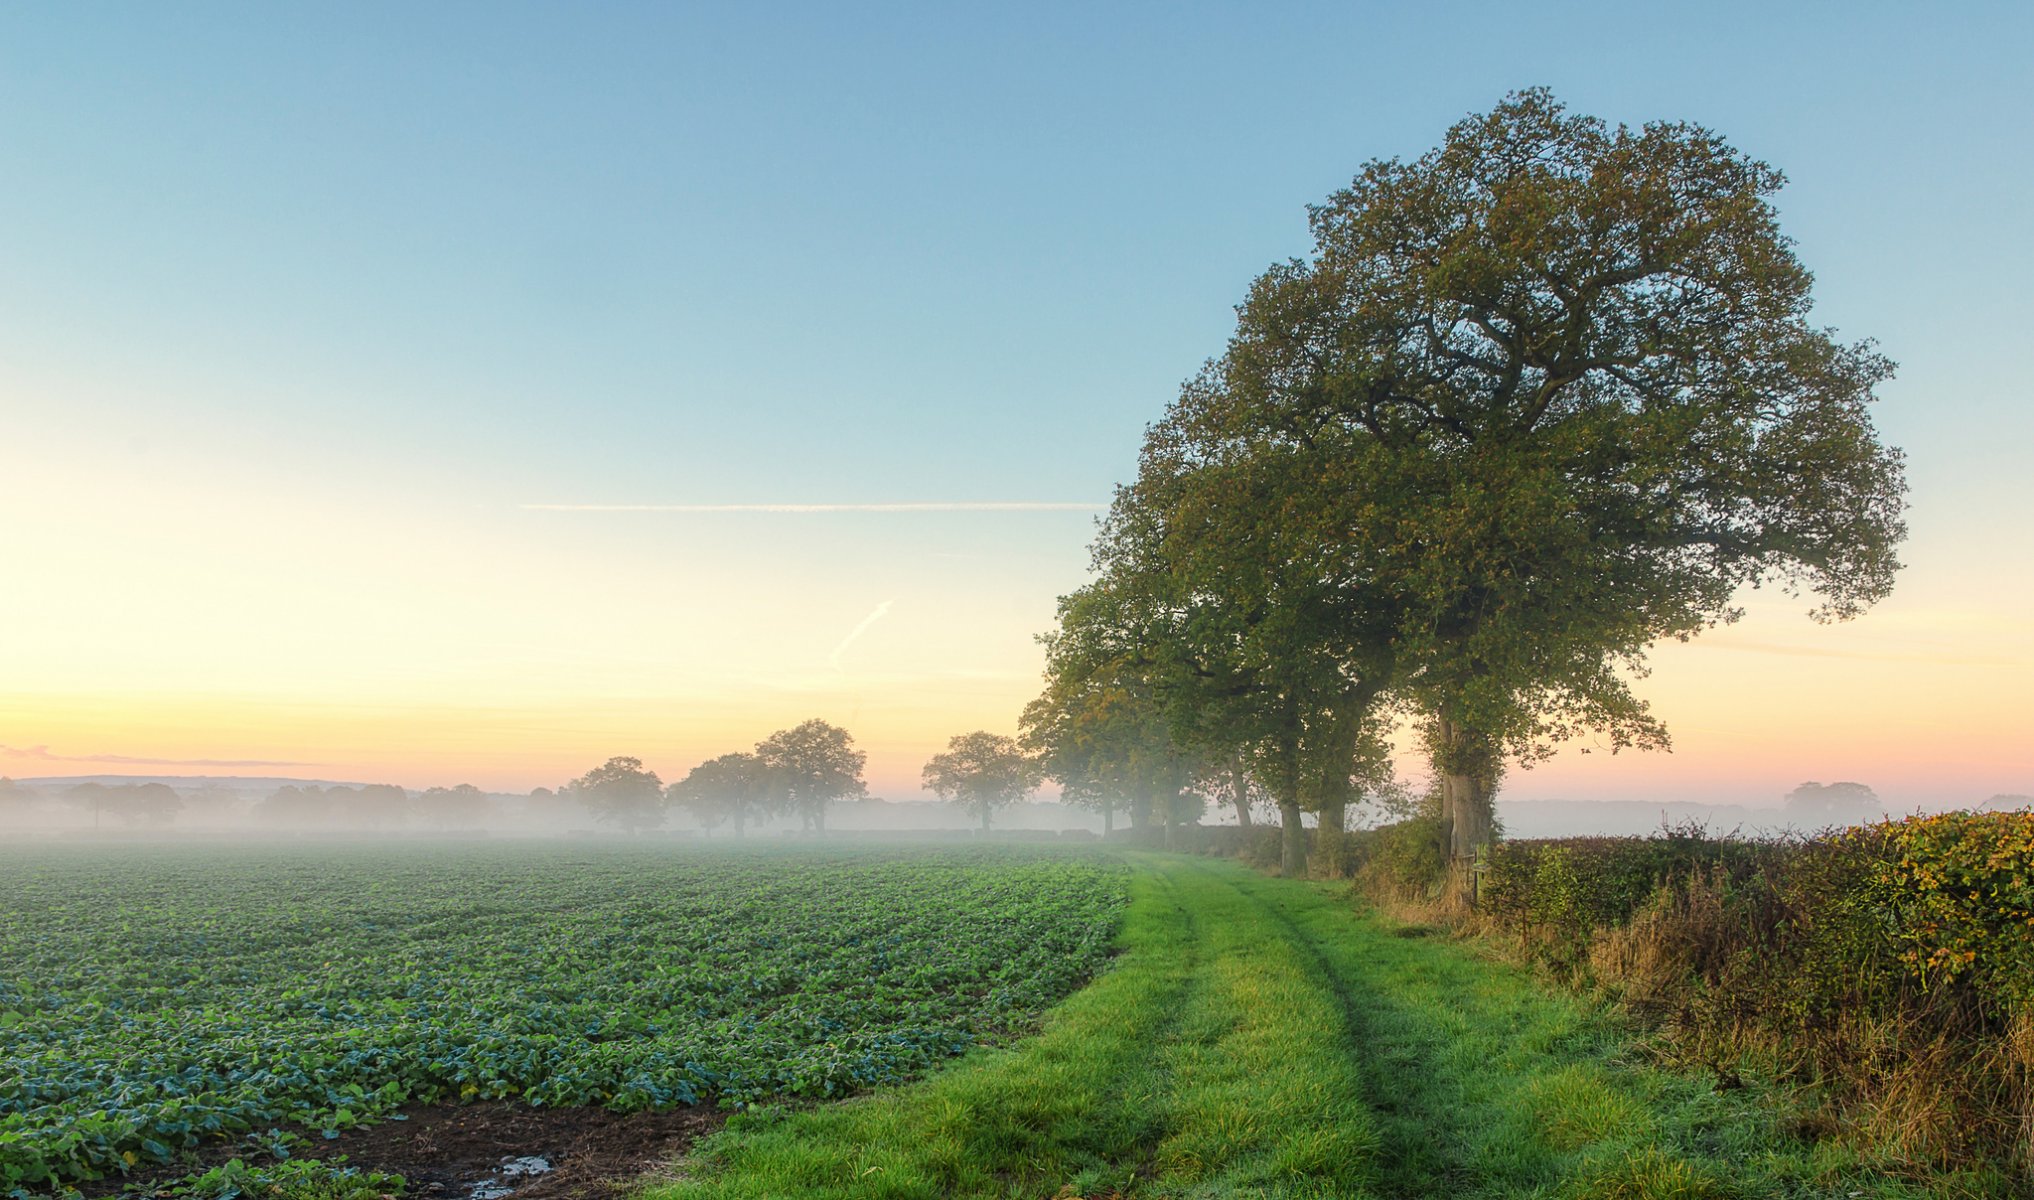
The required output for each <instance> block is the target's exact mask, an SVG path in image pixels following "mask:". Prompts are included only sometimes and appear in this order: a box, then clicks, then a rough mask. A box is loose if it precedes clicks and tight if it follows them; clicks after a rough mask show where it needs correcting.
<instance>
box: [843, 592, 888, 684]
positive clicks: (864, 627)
mask: <svg viewBox="0 0 2034 1200" xmlns="http://www.w3.org/2000/svg"><path fill="white" fill-rule="evenodd" d="M895 603H897V602H896V601H895V600H885V601H883V602H882V603H881V604H878V605H877V606H876V608H875V611H874V612H871V613H870V614H869V615H868V616H866V617H863V618H862V623H861V624H859V625H857V626H855V627H854V628H853V629H851V630H849V631H848V635H847V636H846V637H844V638H842V639H841V640H840V645H838V646H835V647H834V648H833V653H831V654H829V655H827V656H826V661H828V662H830V663H832V664H833V669H834V670H836V671H840V673H841V674H843V675H845V674H847V672H846V671H844V670H841V665H840V656H841V652H842V651H844V650H846V649H847V648H848V647H849V646H852V645H854V644H855V639H856V638H858V637H860V636H862V635H863V634H865V633H867V632H868V631H869V626H871V625H874V624H875V623H876V622H878V621H880V620H882V619H883V618H884V617H885V616H887V615H888V614H889V612H890V606H891V605H892V604H895Z"/></svg>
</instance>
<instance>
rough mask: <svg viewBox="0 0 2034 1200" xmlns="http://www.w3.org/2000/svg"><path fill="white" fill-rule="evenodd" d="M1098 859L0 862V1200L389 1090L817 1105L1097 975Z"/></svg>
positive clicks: (365, 1111) (401, 853) (520, 857)
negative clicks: (792, 1099)
mask: <svg viewBox="0 0 2034 1200" xmlns="http://www.w3.org/2000/svg"><path fill="white" fill-rule="evenodd" d="M1122 903H1123V879H1122V872H1121V869H1120V868H1118V867H1115V866H1112V865H1110V864H1108V863H1106V862H1105V861H1103V860H1100V859H1097V858H1092V857H1083V856H1077V855H1051V854H1044V853H1039V852H1028V853H1020V852H1015V851H1010V850H1002V849H994V848H981V849H954V850H943V851H939V852H919V853H908V854H907V853H901V852H884V851H875V850H860V851H840V852H829V853H825V854H790V853H783V852H775V853H772V852H764V851H748V852H730V853H716V854H699V853H673V852H671V851H669V850H655V849H616V848H589V847H574V846H551V847H529V846H514V847H510V846H500V847H487V848H467V849H445V848H438V849H431V850H425V849H413V850H391V849H389V848H386V847H380V848H375V849H371V850H370V849H365V848H362V849H344V850H329V849H327V850H318V851H312V850H296V849H284V850H274V849H268V850H262V851H259V852H255V851H248V850H205V851H201V850H195V849H186V850H181V851H177V852H171V853H157V854H154V855H151V856H148V857H144V856H142V855H141V854H138V853H131V852H128V853H123V852H109V851H103V850H101V851H82V850H65V851H61V852H58V853H53V854H52V853H44V854H41V855H39V856H38V857H36V858H34V859H30V858H28V857H26V856H22V855H12V854H8V855H0V911H5V912H7V913H8V914H9V917H10V919H9V920H8V921H7V922H6V923H5V924H4V925H0V1195H4V1194H6V1193H8V1192H9V1191H10V1190H22V1191H26V1190H28V1189H34V1190H38V1191H40V1190H48V1189H54V1188H56V1187H59V1186H61V1185H64V1184H66V1183H69V1182H71V1181H78V1180H86V1179H92V1178H96V1177H101V1176H104V1175H106V1174H108V1173H113V1172H123V1171H127V1170H130V1169H132V1168H134V1167H136V1166H140V1165H144V1164H164V1163H170V1162H172V1161H175V1160H177V1159H179V1158H180V1157H181V1156H182V1155H183V1154H184V1152H185V1151H187V1150H188V1149H189V1148H191V1147H194V1146H198V1145H201V1144H203V1143H207V1142H212V1141H217V1140H222V1139H230V1138H237V1137H240V1136H242V1135H245V1134H247V1133H249V1132H251V1131H257V1130H263V1129H267V1128H269V1127H270V1126H272V1125H277V1124H283V1125H288V1126H295V1127H301V1128H304V1129H307V1130H309V1131H312V1132H313V1133H314V1134H315V1133H316V1132H319V1131H330V1132H331V1133H332V1134H333V1135H336V1133H337V1131H339V1130H341V1129H344V1128H347V1127H349V1126H351V1125H354V1124H358V1123H362V1122H370V1121H373V1120H375V1119H377V1118H379V1117H382V1116H384V1115H387V1114H389V1113H391V1112H393V1111H394V1110H395V1109H397V1108H399V1107H401V1106H402V1105H405V1104H409V1103H417V1102H421V1103H445V1102H460V1101H468V1100H474V1099H503V1098H516V1099H519V1100H520V1101H521V1102H523V1103H528V1104H533V1105H550V1106H571V1105H604V1106H606V1107H609V1108H614V1109H618V1110H632V1109H639V1108H651V1107H666V1106H671V1105H678V1104H692V1103H698V1102H704V1101H712V1102H718V1103H722V1104H733V1105H740V1104H744V1103H747V1102H749V1101H752V1100H756V1099H759V1098H763V1097H777V1096H832V1095H839V1094H843V1093H846V1092H849V1091H853V1090H856V1089H860V1088H865V1087H868V1086H871V1085H874V1084H880V1083H885V1082H889V1081H892V1080H895V1079H899V1078H901V1077H905V1076H908V1075H910V1074H913V1073H915V1072H918V1071H921V1070H923V1069H924V1068H925V1067H926V1066H928V1065H929V1064H931V1063H933V1062H934V1061H936V1060H938V1059H940V1058H942V1057H945V1056H948V1055H951V1054H954V1053H957V1052H959V1051H961V1050H962V1049H964V1048H966V1047H967V1046H968V1045H970V1044H972V1043H974V1042H975V1041H977V1040H979V1039H981V1038H983V1037H993V1036H995V1035H996V1034H998V1033H1000V1032H1004V1031H1007V1030H1010V1029H1012V1028H1014V1027H1018V1026H1021V1025H1023V1024H1024V1023H1026V1022H1027V1021H1029V1020H1030V1019H1031V1018H1032V1017H1033V1016H1034V1015H1035V1014H1036V1013H1037V1012H1038V1011H1039V1010H1040V1009H1042V1008H1043V1007H1045V1006H1046V1005H1048V1004H1050V1003H1052V1002H1054V1001H1055V1000H1057V999H1059V998H1060V997H1062V996H1064V995H1066V994H1067V993H1068V992H1070V991H1071V990H1073V989H1074V988H1075V987H1077V986H1078V985H1079V984H1080V982H1081V981H1082V980H1084V979H1085V978H1086V977H1088V976H1089V975H1090V974H1092V973H1093V972H1094V971H1095V970H1096V969H1097V968H1098V967H1099V966H1100V964H1101V963H1102V961H1103V959H1104V958H1105V956H1106V955H1107V953H1108V951H1109V946H1110V942H1111V937H1112V931H1113V928H1114V925H1115V922H1116V918H1117V914H1118V911H1119V909H1120V907H1121V905H1122Z"/></svg>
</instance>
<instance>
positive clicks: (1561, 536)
mask: <svg viewBox="0 0 2034 1200" xmlns="http://www.w3.org/2000/svg"><path fill="white" fill-rule="evenodd" d="M1781 183H1782V178H1781V176H1780V174H1779V172H1777V171H1775V170H1773V169H1772V168H1771V167H1768V166H1766V165H1765V164H1763V163H1760V162H1757V161H1754V160H1752V159H1750V158H1748V157H1747V156H1745V155H1743V154H1741V153H1739V152H1738V151H1736V150H1734V149H1732V148H1731V147H1730V146H1728V145H1727V144H1725V143H1724V142H1723V141H1722V140H1721V139H1720V138H1718V137H1717V136H1716V135H1714V134H1713V133H1710V132H1709V131H1708V130H1705V129H1702V128H1700V127H1699V126H1694V125H1688V124H1678V123H1658V124H1649V125H1646V126H1644V127H1643V128H1640V129H1630V128H1626V127H1623V126H1618V127H1615V128H1613V127H1610V126H1608V125H1606V124H1605V123H1604V122H1602V121H1599V120H1596V119H1594V118H1590V117H1585V116H1578V115H1573V114H1570V113H1568V112H1567V111H1565V110H1564V109H1563V108H1562V106H1561V105H1560V104H1559V103H1557V102H1556V101H1555V100H1554V99H1553V98H1552V97H1551V96H1550V95H1548V94H1547V93H1545V92H1543V91H1532V92H1526V93H1521V94H1518V95H1515V96H1513V97H1511V98H1509V99H1508V100H1506V101H1505V102H1504V103H1503V104H1501V105H1499V106H1498V107H1497V108H1496V109H1495V110H1493V111H1492V112H1490V113H1489V114H1485V115H1480V116H1474V117H1471V118H1469V119H1467V120H1465V121H1463V122H1461V123H1460V124H1458V125H1456V126H1455V127H1454V128H1453V129H1451V130H1450V131H1449V133H1448V136H1447V138H1446V140H1445V142H1444V143H1443V144H1442V145H1441V146H1440V147H1438V148H1437V149H1435V150H1433V151H1431V152H1429V153H1428V154H1426V155H1423V156H1422V157H1420V158H1418V159H1416V160H1413V161H1411V162H1402V161H1398V160H1381V161H1376V162H1372V163H1370V164H1369V165H1367V166H1366V167H1365V168H1364V169H1363V171H1362V173H1361V174H1360V175H1358V177H1357V178H1356V179H1355V181H1354V182H1353V183H1352V184H1351V185H1350V186H1349V187H1348V188H1346V189H1343V190H1342V191H1340V192H1337V193H1335V194H1334V195H1333V196H1332V197H1330V198H1329V200H1328V202H1327V203H1326V204H1323V205H1320V206H1318V207H1316V208H1314V209H1313V210H1312V220H1311V224H1312V228H1313V234H1314V242H1315V249H1314V254H1313V255H1312V256H1311V257H1310V258H1308V259H1305V260H1294V261H1291V262H1288V263H1284V264H1281V265H1279V266H1276V267H1274V268H1272V269H1271V270H1270V271H1268V272H1266V273H1265V274H1264V275H1263V276H1262V277H1261V278H1260V279H1258V280H1257V282H1256V283H1255V285H1254V286H1253V287H1252V288H1251V291H1250V294H1249V297H1248V299H1247V300H1246V301H1245V303H1244V304H1243V305H1242V306H1241V308H1240V309H1239V320H1238V324H1237V330H1236V334H1235V336H1234V338H1233V339H1232V341H1231V343H1230V346H1229V348H1228V350H1227V352H1226V353H1225V354H1224V356H1223V357H1222V358H1221V360H1220V361H1219V362H1217V363H1215V364H1212V365H1211V367H1210V369H1209V371H1208V373H1207V374H1206V375H1205V376H1204V378H1203V380H1201V381H1200V383H1199V386H1193V387H1189V389H1187V391H1186V392H1185V393H1184V394H1183V396H1182V401H1181V403H1180V404H1178V405H1175V407H1174V410H1173V412H1171V413H1170V414H1169V415H1168V419H1167V421H1166V422H1165V423H1164V424H1165V425H1167V426H1169V427H1171V428H1170V432H1169V434H1168V436H1171V437H1173V438H1176V439H1178V440H1181V441H1182V442H1183V443H1185V444H1187V445H1189V446H1191V447H1192V448H1193V453H1194V456H1195V457H1196V458H1197V459H1199V460H1203V461H1228V460H1234V461H1242V460H1246V459H1248V458H1250V457H1252V456H1257V455H1262V454H1267V453H1270V454H1300V455H1303V456H1305V459H1306V461H1307V462H1308V463H1309V464H1310V469H1311V470H1312V478H1311V479H1304V480H1302V479H1295V481H1294V491H1293V493H1292V495H1293V503H1294V504H1295V505H1297V507H1298V508H1299V509H1300V510H1302V511H1305V512H1307V513H1309V514H1312V515H1313V516H1316V517H1319V516H1323V515H1325V514H1337V515H1335V516H1334V517H1333V518H1332V522H1331V523H1332V524H1334V525H1335V526H1336V533H1335V534H1334V535H1333V536H1332V537H1331V538H1329V539H1326V540H1324V541H1323V543H1322V544H1321V546H1320V547H1318V552H1319V553H1320V555H1321V559H1320V571H1321V573H1322V575H1323V576H1324V577H1326V578H1333V579H1339V580H1347V581H1355V582H1358V583H1360V585H1361V586H1362V587H1363V588H1365V589H1367V591H1368V594H1369V595H1371V596H1372V597H1375V596H1377V595H1380V594H1384V595H1388V596H1389V597H1390V598H1391V604H1392V605H1393V606H1394V607H1395V608H1396V609H1397V617H1396V618H1395V627H1394V629H1393V632H1392V633H1391V635H1390V639H1391V642H1392V645H1393V647H1394V651H1395V655H1396V669H1397V682H1396V687H1397V689H1398V690H1399V692H1400V694H1401V695H1403V696H1406V697H1409V698H1410V699H1412V700H1414V701H1416V702H1417V704H1418V705H1419V707H1420V709H1421V710H1422V711H1423V713H1424V715H1425V731H1426V734H1427V744H1428V747H1429V750H1430V752H1431V755H1432V758H1433V761H1434V764H1435V767H1436V771H1437V774H1438V775H1439V776H1440V777H1441V779H1442V782H1443V785H1444V794H1445V798H1446V804H1447V810H1448V816H1449V819H1450V822H1451V825H1452V830H1453V834H1452V847H1453V850H1454V852H1455V853H1456V854H1457V855H1458V856H1461V855H1466V854H1468V853H1470V852H1472V851H1473V849H1474V847H1475V846H1476V845H1478V844H1480V843H1481V842H1482V841H1484V840H1485V839H1486V838H1487V837H1488V836H1489V831H1490V812H1491V799H1492V795H1493V792H1494V789H1495V785H1496V782H1497V778H1498V775H1499V772H1500V771H1501V769H1502V765H1503V763H1504V762H1505V761H1506V759H1507V758H1525V759H1528V760H1529V759H1531V758H1532V757H1534V756H1537V755H1540V754H1544V753H1546V752H1547V751H1548V748H1549V747H1550V746H1551V745H1552V744H1554V743H1555V742H1557V741H1559V740H1560V739H1561V738H1563V737H1566V736H1569V735H1571V734H1573V733H1574V732H1576V731H1578V730H1581V729H1585V728H1586V729H1596V730H1600V731H1604V732H1606V733H1607V734H1608V735H1609V737H1610V738H1611V739H1612V740H1613V743H1614V744H1616V745H1659V744H1664V742H1665V733H1664V730H1662V729H1661V728H1660V727H1659V725H1658V723H1657V722H1655V721H1654V720H1653V719H1652V718H1651V717H1650V715H1649V714H1648V713H1647V712H1646V709H1645V706H1644V704H1643V703H1642V702H1640V701H1639V700H1638V699H1637V698H1636V697H1635V696H1633V695H1632V693H1631V691H1630V689H1629V687H1628V685H1627V683H1626V680H1627V678H1628V677H1629V676H1630V675H1631V674H1632V673H1633V671H1634V670H1635V669H1642V663H1643V654H1644V651H1645V649H1646V647H1647V646H1648V645H1649V644H1650V643H1652V642H1654V641H1656V640H1658V639H1661V638H1667V637H1677V638H1687V637H1690V636H1693V635H1694V634H1696V633H1698V632H1700V631H1701V630H1702V629H1704V628H1707V627H1709V626H1711V625H1714V624H1716V623H1718V622H1721V621H1728V620H1732V619H1734V618H1735V617H1736V616H1737V614H1738V609H1737V608H1736V607H1735V604H1734V597H1735V596H1736V595H1737V593H1738V590H1739V589H1740V588H1743V587H1746V586H1757V585H1759V584H1762V583H1767V582H1778V583H1780V584H1781V585H1783V586H1786V587H1788V588H1790V589H1805V590H1807V591H1809V592H1812V593H1813V594H1814V595H1815V596H1816V597H1817V600H1818V604H1817V607H1816V609H1815V615H1816V616H1818V617H1821V618H1824V619H1840V618H1847V617H1850V616H1853V615H1855V614H1857V613H1858V612H1860V611H1862V610H1863V609H1864V608H1865V607H1867V606H1868V605H1870V604H1871V603H1873V602H1875V601H1876V600H1878V599H1880V598H1881V597H1883V596H1884V595H1885V594H1886V593H1887V592H1888V591H1889V590H1890V588H1891V586H1892V581H1893V576H1894V573H1895V571H1896V570H1897V568H1898V566H1899V563H1898V560H1897V558H1896V557H1895V553H1894V551H1895V547H1896V545H1897V543H1898V542H1899V540H1900V539H1901V537H1902V536H1903V535H1904V528H1903V526H1902V523H1901V512H1902V508H1903V501H1904V490H1905V485H1904V480H1903V476H1902V470H1901V458H1900V455H1899V453H1898V452H1897V451H1896V450H1892V449H1890V448H1888V447H1886V446H1884V445H1882V444H1881V443H1880V441H1879V440H1878V438H1877V436H1876V433H1875V431H1874V429H1873V427H1872V423H1871V420H1870V417H1869V414H1868V406H1869V404H1870V403H1871V402H1872V400H1873V399H1874V396H1873V392H1874V389H1875V388H1876V387H1877V386H1878V385H1879V384H1880V383H1882V382H1883V381H1884V380H1885V379H1887V378H1888V377H1889V376H1890V373H1891V365H1890V364H1889V363H1888V362H1887V361H1886V360H1885V359H1884V358H1882V357H1880V356H1879V355H1878V354H1876V353H1875V352H1874V351H1873V350H1872V348H1871V347H1870V345H1869V344H1845V343H1842V342H1839V341H1838V340H1837V339H1836V338H1835V337H1834V335H1833V334H1831V333H1830V332H1829V331H1827V330H1825V329H1822V328H1820V327H1817V326H1816V325H1814V324H1813V323H1812V322H1811V321H1810V319H1809V312H1810V306H1811V297H1810V282H1811V281H1810V277H1809V274H1808V272H1807V270H1806V269H1805V268H1803V267H1802V265H1801V264H1800V263H1799V262H1798V261H1797V260H1796V258H1795V256H1794V254H1793V250H1792V247H1791V245H1790V243H1789V242H1788V240H1787V239H1786V238H1785V237H1784V236H1783V235H1782V234H1781V233H1780V231H1779V226H1778V219H1777V215H1776V213H1775V211H1774V209H1773V206H1772V203H1771V197H1772V195H1773V194H1774V193H1775V192H1776V191H1777V190H1778V189H1779V187H1780V185H1781ZM1260 503H1261V501H1260Z"/></svg>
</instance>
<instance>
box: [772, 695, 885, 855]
mask: <svg viewBox="0 0 2034 1200" xmlns="http://www.w3.org/2000/svg"><path fill="white" fill-rule="evenodd" d="M854 741H855V740H854V738H853V737H851V736H849V734H848V731H847V730H845V729H842V728H841V727H840V726H838V725H829V724H827V723H826V722H825V721H821V720H818V719H816V718H815V719H813V720H810V721H805V722H803V723H801V724H799V725H796V726H793V727H792V728H790V729H780V730H778V731H777V732H776V733H773V734H771V735H770V736H769V737H766V738H764V739H763V740H762V741H760V742H758V743H756V757H757V758H758V759H760V760H761V761H762V764H763V766H764V767H766V768H767V769H768V770H769V772H770V774H771V777H772V779H773V780H774V782H775V785H776V786H777V788H778V789H780V790H779V795H780V796H781V797H782V799H783V804H784V809H785V811H787V812H791V813H795V814H797V816H798V819H799V821H800V822H801V823H802V824H803V825H804V827H805V828H806V829H807V830H810V831H812V832H815V833H821V834H823V833H825V832H826V808H827V806H828V805H829V804H833V803H835V802H836V801H841V800H851V799H855V798H857V797H860V796H864V795H867V794H868V785H867V784H866V783H864V782H863V781H862V767H863V766H864V765H865V764H866V763H867V762H868V759H869V756H868V755H867V754H866V753H864V752H863V751H860V750H857V749H855V746H854Z"/></svg>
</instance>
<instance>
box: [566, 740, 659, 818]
mask: <svg viewBox="0 0 2034 1200" xmlns="http://www.w3.org/2000/svg"><path fill="white" fill-rule="evenodd" d="M569 786H570V787H571V789H572V791H573V793H574V794H575V795H577V796H578V797H579V802H580V803H581V804H583V805H585V806H586V808H587V810H588V811H589V812H591V813H593V815H594V817H595V818H596V819H598V820H602V821H611V822H613V823H614V824H616V825H618V826H620V827H621V828H622V829H623V830H625V831H627V832H629V833H638V832H641V831H642V830H645V829H655V828H657V827H658V826H659V825H662V824H663V823H664V783H663V781H662V780H660V779H658V778H657V773H656V772H655V771H645V770H644V769H643V760H642V759H639V758H626V757H618V758H610V759H608V760H607V761H606V762H604V763H602V764H601V765H600V766H597V767H595V768H593V769H592V770H591V771H588V772H587V773H586V774H584V775H581V776H580V777H579V778H578V779H575V780H573V781H572V783H571V784H570V785H569Z"/></svg>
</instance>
